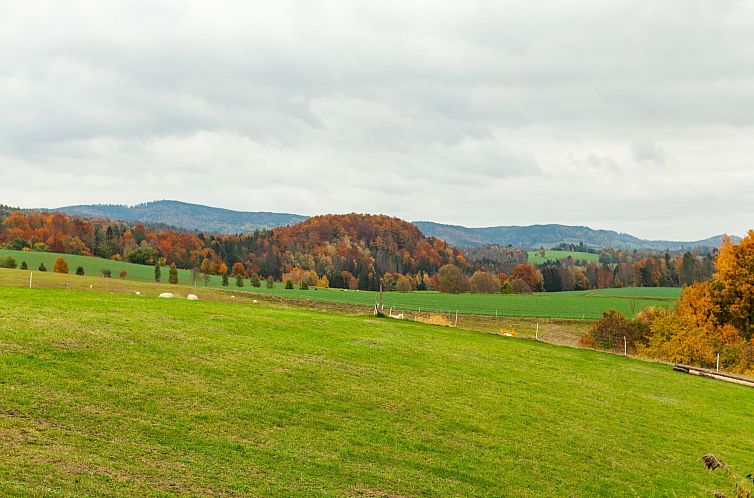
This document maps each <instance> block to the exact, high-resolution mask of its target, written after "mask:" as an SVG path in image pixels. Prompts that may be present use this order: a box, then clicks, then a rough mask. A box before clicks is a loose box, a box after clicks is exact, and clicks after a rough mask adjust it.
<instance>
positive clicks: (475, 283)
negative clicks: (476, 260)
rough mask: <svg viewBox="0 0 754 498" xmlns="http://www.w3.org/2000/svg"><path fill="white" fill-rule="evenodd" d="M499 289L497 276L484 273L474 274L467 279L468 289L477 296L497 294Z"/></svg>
mask: <svg viewBox="0 0 754 498" xmlns="http://www.w3.org/2000/svg"><path fill="white" fill-rule="evenodd" d="M501 287H502V285H501V284H500V279H499V278H497V275H495V274H493V273H487V272H486V271H477V272H474V275H472V276H471V278H470V279H469V289H470V290H471V292H475V293H477V294H497V293H498V292H500V288H501Z"/></svg>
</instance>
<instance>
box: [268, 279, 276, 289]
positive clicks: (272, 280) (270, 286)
mask: <svg viewBox="0 0 754 498" xmlns="http://www.w3.org/2000/svg"><path fill="white" fill-rule="evenodd" d="M266 282H267V288H268V289H272V288H273V287H275V280H274V279H273V278H272V276H269V277H267V279H266Z"/></svg>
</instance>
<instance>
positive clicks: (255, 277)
mask: <svg viewBox="0 0 754 498" xmlns="http://www.w3.org/2000/svg"><path fill="white" fill-rule="evenodd" d="M249 283H250V284H251V286H252V287H261V286H262V283H261V282H260V281H259V274H257V273H256V272H255V273H252V274H251V276H250V277H249Z"/></svg>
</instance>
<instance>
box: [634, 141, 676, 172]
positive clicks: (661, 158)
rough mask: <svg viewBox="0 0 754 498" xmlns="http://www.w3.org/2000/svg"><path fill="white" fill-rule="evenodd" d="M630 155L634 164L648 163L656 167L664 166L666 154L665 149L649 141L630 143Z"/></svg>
mask: <svg viewBox="0 0 754 498" xmlns="http://www.w3.org/2000/svg"><path fill="white" fill-rule="evenodd" d="M631 155H632V157H633V159H634V161H635V162H637V163H644V162H650V163H654V164H656V165H658V166H660V165H662V164H665V161H666V160H667V153H666V152H665V148H664V147H662V146H660V145H657V144H656V143H654V142H652V141H651V140H634V141H633V142H631Z"/></svg>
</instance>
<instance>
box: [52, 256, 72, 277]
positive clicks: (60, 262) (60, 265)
mask: <svg viewBox="0 0 754 498" xmlns="http://www.w3.org/2000/svg"><path fill="white" fill-rule="evenodd" d="M52 271H54V272H55V273H68V263H67V262H66V261H65V260H64V259H63V258H61V257H58V259H56V260H55V264H54V265H53V266H52Z"/></svg>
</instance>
